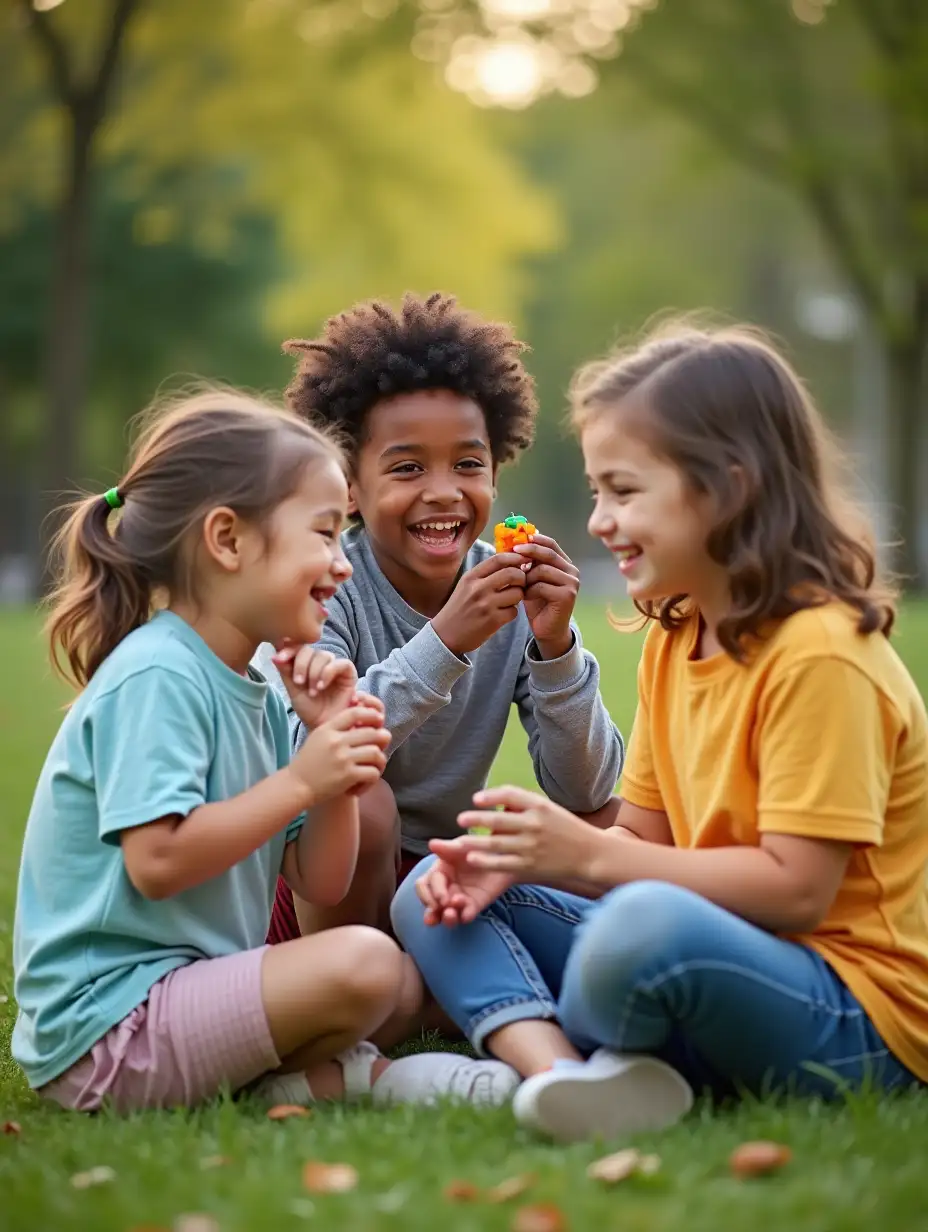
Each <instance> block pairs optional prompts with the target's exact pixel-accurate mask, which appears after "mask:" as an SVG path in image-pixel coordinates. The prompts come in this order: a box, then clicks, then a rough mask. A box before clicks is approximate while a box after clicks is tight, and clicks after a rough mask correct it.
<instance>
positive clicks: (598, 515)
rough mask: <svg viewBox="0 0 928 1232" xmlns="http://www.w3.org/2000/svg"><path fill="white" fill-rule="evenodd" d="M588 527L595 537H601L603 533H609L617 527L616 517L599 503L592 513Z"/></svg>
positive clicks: (588, 530)
mask: <svg viewBox="0 0 928 1232" xmlns="http://www.w3.org/2000/svg"><path fill="white" fill-rule="evenodd" d="M586 529H587V533H588V534H589V535H591V536H592V537H593V538H594V539H601V538H602V536H603V535H608V534H610V533H611V532H612V531H613V530H614V529H615V518H613V517H611V516H610V515H609V514H607V513H606V512H605V511H604V510H602V509H600V507H599V505H597V506H596V507H595V508H594V510H593V512H592V513H591V514H590V517H589V521H588V522H587V524H586Z"/></svg>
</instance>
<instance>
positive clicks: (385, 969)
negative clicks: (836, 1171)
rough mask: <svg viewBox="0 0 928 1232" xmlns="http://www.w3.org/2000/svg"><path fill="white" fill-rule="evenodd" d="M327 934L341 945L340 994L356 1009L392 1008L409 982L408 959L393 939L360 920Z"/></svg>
mask: <svg viewBox="0 0 928 1232" xmlns="http://www.w3.org/2000/svg"><path fill="white" fill-rule="evenodd" d="M328 935H329V937H330V938H331V939H332V941H333V942H336V941H337V944H338V945H339V948H340V953H339V959H340V961H339V964H338V967H339V976H338V978H339V981H340V983H341V989H340V992H341V995H342V996H344V997H345V999H346V1000H348V1001H350V1002H352V1003H353V1004H355V1005H357V1006H358V1008H359V1009H366V1008H368V1007H371V1006H388V1007H389V1008H390V1009H392V1008H393V1007H394V1006H395V1005H396V1004H397V1003H398V1001H399V1000H400V997H401V996H402V994H403V991H404V987H405V985H406V983H407V982H408V973H407V970H406V963H407V959H406V957H405V955H404V954H403V952H402V950H401V949H400V948H399V946H398V945H397V944H396V942H395V941H393V939H392V938H390V937H388V936H387V934H386V933H382V932H381V931H380V930H379V929H376V928H368V927H366V926H365V925H363V924H352V925H347V926H345V927H343V928H340V929H337V930H333V931H332V932H331V933H329V934H328Z"/></svg>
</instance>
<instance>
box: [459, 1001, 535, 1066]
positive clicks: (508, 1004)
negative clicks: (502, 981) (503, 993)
mask: <svg viewBox="0 0 928 1232" xmlns="http://www.w3.org/2000/svg"><path fill="white" fill-rule="evenodd" d="M552 1018H557V1006H556V1005H555V1004H554V1002H553V1001H542V1000H540V999H539V998H538V997H531V998H528V999H524V998H521V997H520V998H519V999H518V1000H513V1001H504V1002H503V1003H502V1004H500V1003H497V1004H496V1005H493V1006H491V1007H490V1008H489V1009H487V1010H484V1011H483V1013H482V1014H479V1015H478V1016H477V1017H476V1018H472V1019H471V1021H470V1022H469V1023H468V1030H467V1036H468V1039H469V1040H470V1042H471V1045H472V1046H473V1049H474V1051H475V1052H476V1053H477V1055H478V1056H480V1057H490V1056H492V1053H489V1052H487V1050H486V1048H485V1047H484V1041H485V1040H486V1039H487V1038H488V1037H489V1036H491V1035H492V1034H493V1032H494V1031H498V1030H499V1029H500V1027H508V1026H509V1025H510V1023H513V1022H532V1021H538V1020H539V1019H541V1020H545V1021H550V1020H551V1019H552Z"/></svg>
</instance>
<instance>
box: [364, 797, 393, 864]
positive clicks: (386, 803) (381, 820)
mask: <svg viewBox="0 0 928 1232" xmlns="http://www.w3.org/2000/svg"><path fill="white" fill-rule="evenodd" d="M358 813H359V821H360V843H359V848H358V863H359V864H363V865H369V866H375V865H380V864H389V865H391V866H393V865H395V862H396V853H397V847H398V844H399V833H400V819H399V813H398V812H397V808H396V799H395V797H394V795H393V791H392V790H391V788H390V787H389V786H388V785H387V784H386V783H385V782H384V781H383V779H380V780H379V781H378V782H376V783H375V784H374V786H373V787H371V788H369V790H367V791H366V792H365V793H364V795H363V796H361V798H360V800H359V802H358Z"/></svg>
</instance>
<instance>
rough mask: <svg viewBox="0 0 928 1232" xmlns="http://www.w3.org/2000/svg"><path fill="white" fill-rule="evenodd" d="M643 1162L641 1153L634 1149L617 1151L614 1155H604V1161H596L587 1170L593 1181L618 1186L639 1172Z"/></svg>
mask: <svg viewBox="0 0 928 1232" xmlns="http://www.w3.org/2000/svg"><path fill="white" fill-rule="evenodd" d="M640 1162H641V1152H640V1151H636V1150H634V1149H629V1150H627V1151H616V1153H615V1154H614V1155H604V1156H603V1157H602V1159H597V1160H594V1161H593V1163H591V1164H590V1166H589V1167H588V1168H587V1170H586V1174H587V1176H588V1177H589V1178H590V1180H591V1181H605V1182H606V1183H607V1184H609V1185H617V1184H618V1182H619V1181H624V1180H625V1179H626V1178H627V1177H630V1176H631V1175H632V1174H633V1173H635V1172H637V1171H638V1165H639V1164H640Z"/></svg>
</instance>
